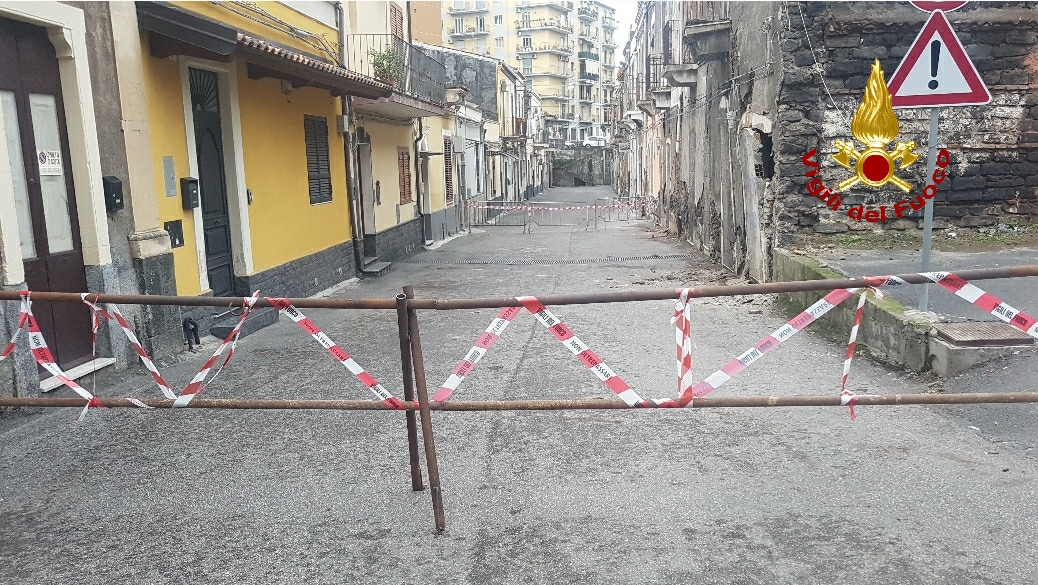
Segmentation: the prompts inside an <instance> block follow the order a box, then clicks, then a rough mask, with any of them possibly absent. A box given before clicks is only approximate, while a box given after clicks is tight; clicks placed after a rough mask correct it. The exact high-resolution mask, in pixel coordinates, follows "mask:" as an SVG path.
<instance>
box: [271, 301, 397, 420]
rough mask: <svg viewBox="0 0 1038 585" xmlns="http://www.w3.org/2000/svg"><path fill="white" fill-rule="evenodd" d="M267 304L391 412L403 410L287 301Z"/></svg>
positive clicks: (351, 359) (383, 389)
mask: <svg viewBox="0 0 1038 585" xmlns="http://www.w3.org/2000/svg"><path fill="white" fill-rule="evenodd" d="M267 302H269V303H270V304H271V305H273V306H275V307H277V309H278V310H279V311H281V312H282V313H284V314H285V315H286V316H287V317H288V318H289V319H291V320H292V321H294V322H295V324H296V325H299V326H300V327H301V328H302V329H303V330H304V331H306V332H307V333H309V334H310V336H311V337H313V338H314V339H316V340H317V342H318V343H320V344H321V345H322V346H323V347H324V348H325V349H327V350H328V353H330V354H332V357H334V358H335V359H337V360H339V363H340V364H342V365H343V366H345V367H346V369H347V370H349V371H350V373H352V374H353V375H354V376H356V378H357V380H359V381H360V383H361V384H364V385H365V386H367V387H368V389H369V390H371V392H372V393H373V394H374V395H375V396H376V397H378V399H379V400H381V401H382V402H384V403H386V405H387V406H389V407H390V408H392V409H393V410H405V409H406V407H405V406H404V403H403V402H401V401H400V399H399V398H397V397H395V396H393V395H392V394H391V393H390V392H389V391H388V390H386V389H385V388H383V387H382V384H379V383H378V380H376V379H375V378H374V377H372V375H371V374H369V373H367V372H366V371H365V370H364V368H362V367H360V364H358V363H357V362H356V361H355V360H354V359H353V358H351V357H350V355H349V354H348V353H346V352H345V351H344V350H343V349H342V348H341V347H339V346H338V344H336V343H335V342H334V341H332V340H331V339H330V338H329V337H328V336H327V335H325V333H324V332H323V331H321V329H320V328H319V327H318V326H317V325H315V324H314V322H313V321H311V320H310V319H308V318H307V317H306V316H305V315H303V314H302V313H300V312H299V309H297V308H295V307H294V306H293V305H292V303H289V302H288V299H282V298H269V297H268V298H267Z"/></svg>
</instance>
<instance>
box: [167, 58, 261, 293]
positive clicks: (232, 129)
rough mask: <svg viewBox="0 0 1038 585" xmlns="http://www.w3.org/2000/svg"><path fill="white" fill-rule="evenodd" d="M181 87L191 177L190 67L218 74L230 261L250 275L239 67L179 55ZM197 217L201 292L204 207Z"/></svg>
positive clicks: (203, 286)
mask: <svg viewBox="0 0 1038 585" xmlns="http://www.w3.org/2000/svg"><path fill="white" fill-rule="evenodd" d="M178 60H179V61H180V89H181V99H182V101H183V104H184V132H185V138H186V140H187V168H188V176H190V177H196V178H197V177H198V153H197V152H196V151H195V124H194V113H193V112H192V110H191V83H190V81H189V79H188V69H189V68H194V69H203V70H205V71H212V72H213V73H216V75H217V78H218V83H219V86H220V132H221V134H222V136H221V138H222V141H223V153H224V154H223V157H224V160H223V166H224V173H225V176H226V181H227V185H226V187H227V214H228V216H229V218H230V224H231V264H232V266H233V267H234V275H235V276H248V275H250V274H252V272H253V270H254V264H253V259H252V232H251V230H250V228H249V199H248V191H247V187H246V183H245V159H244V157H243V155H242V138H241V109H240V108H239V106H238V66H237V62H236V61H231V62H230V63H220V62H217V61H208V60H205V59H197V58H194V57H184V56H180V57H179V58H178ZM191 212H192V217H193V218H194V221H193V224H194V236H195V261H196V262H197V264H198V287H199V290H201V291H202V293H203V294H204V293H206V292H207V291H209V290H211V289H210V287H209V272H208V265H207V263H206V259H205V230H204V226H203V225H202V206H201V205H199V206H198V207H196V208H194V209H192V210H191Z"/></svg>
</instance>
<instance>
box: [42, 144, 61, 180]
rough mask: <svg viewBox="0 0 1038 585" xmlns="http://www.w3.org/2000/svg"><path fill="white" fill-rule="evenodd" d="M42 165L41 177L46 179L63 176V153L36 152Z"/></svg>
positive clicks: (56, 151)
mask: <svg viewBox="0 0 1038 585" xmlns="http://www.w3.org/2000/svg"><path fill="white" fill-rule="evenodd" d="M36 158H37V159H38V160H39V163H40V176H41V177H46V176H51V175H60V174H61V151H59V150H40V151H37V152H36Z"/></svg>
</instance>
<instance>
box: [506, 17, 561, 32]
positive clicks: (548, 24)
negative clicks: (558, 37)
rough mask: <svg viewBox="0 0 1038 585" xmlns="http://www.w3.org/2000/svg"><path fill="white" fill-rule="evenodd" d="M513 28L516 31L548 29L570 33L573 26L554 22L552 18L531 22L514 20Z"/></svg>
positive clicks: (537, 19)
mask: <svg viewBox="0 0 1038 585" xmlns="http://www.w3.org/2000/svg"><path fill="white" fill-rule="evenodd" d="M515 27H516V29H517V30H531V29H534V30H536V29H548V30H556V31H559V32H566V33H572V32H573V26H572V25H569V24H566V23H564V22H562V21H561V20H556V19H554V18H535V19H532V20H516V21H515Z"/></svg>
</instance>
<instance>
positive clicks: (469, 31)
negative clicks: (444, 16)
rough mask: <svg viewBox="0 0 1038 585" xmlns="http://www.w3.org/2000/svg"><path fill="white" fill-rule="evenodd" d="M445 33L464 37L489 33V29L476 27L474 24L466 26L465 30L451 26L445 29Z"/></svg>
mask: <svg viewBox="0 0 1038 585" xmlns="http://www.w3.org/2000/svg"><path fill="white" fill-rule="evenodd" d="M447 34H448V35H450V36H452V37H466V36H479V35H488V34H490V31H488V30H486V29H485V28H476V27H474V26H466V27H465V30H461V29H459V28H455V27H453V26H452V27H450V28H449V29H447Z"/></svg>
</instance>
